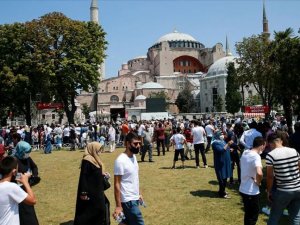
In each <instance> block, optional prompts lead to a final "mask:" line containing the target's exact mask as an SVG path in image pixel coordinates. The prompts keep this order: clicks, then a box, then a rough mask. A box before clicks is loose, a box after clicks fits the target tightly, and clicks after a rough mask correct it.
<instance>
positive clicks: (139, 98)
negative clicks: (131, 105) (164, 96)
mask: <svg viewBox="0 0 300 225" xmlns="http://www.w3.org/2000/svg"><path fill="white" fill-rule="evenodd" d="M145 99H146V96H145V95H138V96H136V98H135V100H145Z"/></svg>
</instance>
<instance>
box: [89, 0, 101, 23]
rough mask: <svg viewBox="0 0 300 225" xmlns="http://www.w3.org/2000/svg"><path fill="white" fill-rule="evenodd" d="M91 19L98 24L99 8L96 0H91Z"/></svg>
mask: <svg viewBox="0 0 300 225" xmlns="http://www.w3.org/2000/svg"><path fill="white" fill-rule="evenodd" d="M90 13H91V21H92V22H94V23H97V24H99V8H98V0H92V3H91V7H90Z"/></svg>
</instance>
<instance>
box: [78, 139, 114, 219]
mask: <svg viewBox="0 0 300 225" xmlns="http://www.w3.org/2000/svg"><path fill="white" fill-rule="evenodd" d="M101 146H102V145H101V144H100V143H98V142H91V143H89V144H88V145H87V147H86V149H85V153H84V155H83V159H82V163H81V171H80V177H79V184H78V191H77V202H76V212H75V219H74V225H107V224H110V223H109V221H107V216H106V215H107V214H106V206H105V195H104V175H105V173H104V166H103V163H102V161H101V160H100V158H99V154H100V152H101Z"/></svg>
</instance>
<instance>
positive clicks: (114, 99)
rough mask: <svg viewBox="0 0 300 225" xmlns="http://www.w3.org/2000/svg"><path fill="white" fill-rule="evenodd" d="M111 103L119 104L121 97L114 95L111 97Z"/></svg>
mask: <svg viewBox="0 0 300 225" xmlns="http://www.w3.org/2000/svg"><path fill="white" fill-rule="evenodd" d="M110 101H111V102H119V97H118V96H116V95H112V96H111V97H110Z"/></svg>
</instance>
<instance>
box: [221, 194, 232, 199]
mask: <svg viewBox="0 0 300 225" xmlns="http://www.w3.org/2000/svg"><path fill="white" fill-rule="evenodd" d="M223 198H225V199H231V197H230V196H229V195H227V194H226V195H224V196H223Z"/></svg>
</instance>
